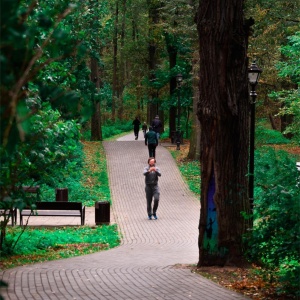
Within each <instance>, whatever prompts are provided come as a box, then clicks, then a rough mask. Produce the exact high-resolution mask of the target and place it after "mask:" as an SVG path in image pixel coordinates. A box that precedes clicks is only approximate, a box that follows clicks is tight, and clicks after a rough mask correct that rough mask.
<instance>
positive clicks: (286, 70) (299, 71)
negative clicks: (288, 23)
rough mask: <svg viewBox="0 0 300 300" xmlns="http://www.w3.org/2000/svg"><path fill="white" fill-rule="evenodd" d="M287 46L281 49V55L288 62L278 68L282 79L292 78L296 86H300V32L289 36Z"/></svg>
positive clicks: (282, 62) (279, 63)
mask: <svg viewBox="0 0 300 300" xmlns="http://www.w3.org/2000/svg"><path fill="white" fill-rule="evenodd" d="M287 39H288V43H287V45H286V46H282V47H281V53H282V54H283V55H284V56H285V58H286V61H280V62H278V63H277V65H276V68H277V70H279V76H280V77H290V79H291V81H292V82H293V83H295V84H298V85H299V84H300V65H299V53H300V31H298V32H296V33H295V35H292V36H289V37H288V38H287Z"/></svg>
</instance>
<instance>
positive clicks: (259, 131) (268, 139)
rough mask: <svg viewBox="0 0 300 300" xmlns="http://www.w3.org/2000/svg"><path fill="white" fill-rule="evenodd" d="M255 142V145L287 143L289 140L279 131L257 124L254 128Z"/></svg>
mask: <svg viewBox="0 0 300 300" xmlns="http://www.w3.org/2000/svg"><path fill="white" fill-rule="evenodd" d="M255 142H256V144H257V145H266V144H288V143H290V140H288V139H287V138H285V137H284V136H283V135H282V133H281V132H280V131H277V130H273V129H268V128H266V127H265V126H263V125H258V126H257V127H256V129H255Z"/></svg>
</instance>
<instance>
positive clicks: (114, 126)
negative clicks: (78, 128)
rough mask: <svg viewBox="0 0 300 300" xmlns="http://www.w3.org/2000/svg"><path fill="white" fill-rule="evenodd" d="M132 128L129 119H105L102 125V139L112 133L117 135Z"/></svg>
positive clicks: (110, 135)
mask: <svg viewBox="0 0 300 300" xmlns="http://www.w3.org/2000/svg"><path fill="white" fill-rule="evenodd" d="M131 130H133V127H132V120H130V121H121V120H118V121H116V122H112V121H107V122H106V124H105V125H103V126H102V135H103V139H107V138H109V137H112V136H114V135H118V134H120V133H123V132H128V131H131Z"/></svg>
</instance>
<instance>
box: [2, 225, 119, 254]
mask: <svg viewBox="0 0 300 300" xmlns="http://www.w3.org/2000/svg"><path fill="white" fill-rule="evenodd" d="M22 230H23V229H22V228H21V227H15V228H10V229H8V232H7V237H6V241H5V244H4V247H3V251H2V252H1V256H2V255H3V256H5V255H28V254H38V253H42V252H46V251H47V250H49V249H53V248H55V247H57V246H58V245H67V244H80V243H88V244H93V243H101V244H107V247H106V248H113V247H116V246H117V245H119V243H120V237H119V235H118V231H117V227H116V225H111V226H106V225H104V226H96V227H94V228H91V227H88V226H80V227H63V228H59V227H58V228H51V229H47V228H35V229H30V228H28V229H27V230H26V231H25V232H24V233H23V234H22V235H21V237H20V240H19V242H18V243H17V244H16V246H15V248H14V249H12V247H11V245H13V244H15V242H16V240H17V238H18V237H19V235H20V234H21V231H22Z"/></svg>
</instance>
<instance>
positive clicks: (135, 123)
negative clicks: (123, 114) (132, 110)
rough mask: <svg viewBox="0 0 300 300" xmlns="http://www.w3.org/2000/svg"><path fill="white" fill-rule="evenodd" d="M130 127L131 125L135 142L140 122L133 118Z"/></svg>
mask: <svg viewBox="0 0 300 300" xmlns="http://www.w3.org/2000/svg"><path fill="white" fill-rule="evenodd" d="M132 125H133V131H134V136H135V140H137V139H138V138H139V131H140V125H141V122H140V120H139V118H138V117H135V119H134V120H133V122H132Z"/></svg>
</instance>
